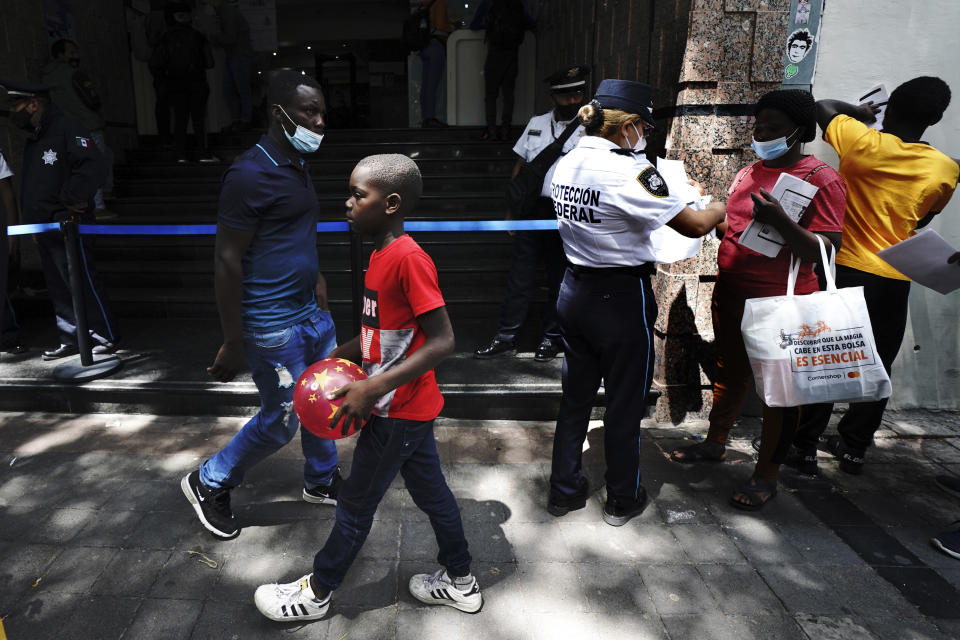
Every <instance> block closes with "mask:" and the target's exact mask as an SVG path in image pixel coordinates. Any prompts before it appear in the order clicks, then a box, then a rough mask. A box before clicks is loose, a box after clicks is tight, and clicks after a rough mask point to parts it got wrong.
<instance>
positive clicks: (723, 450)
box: [670, 440, 727, 463]
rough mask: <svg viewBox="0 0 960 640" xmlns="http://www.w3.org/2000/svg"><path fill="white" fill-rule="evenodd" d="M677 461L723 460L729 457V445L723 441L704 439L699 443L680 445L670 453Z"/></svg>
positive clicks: (671, 457) (672, 458)
mask: <svg viewBox="0 0 960 640" xmlns="http://www.w3.org/2000/svg"><path fill="white" fill-rule="evenodd" d="M678 454H679V455H678ZM670 459H671V460H673V461H675V462H686V463H690V462H723V461H724V460H726V459H727V446H726V445H725V444H723V443H722V442H715V441H713V440H704V441H703V442H698V443H697V444H691V445H687V446H686V447H680V448H679V449H676V450H675V451H674V452H673V453H671V454H670Z"/></svg>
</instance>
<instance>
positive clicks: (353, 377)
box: [293, 358, 367, 440]
mask: <svg viewBox="0 0 960 640" xmlns="http://www.w3.org/2000/svg"><path fill="white" fill-rule="evenodd" d="M366 377H367V374H366V373H364V371H363V369H361V368H360V367H359V366H357V365H356V364H354V363H352V362H350V361H349V360H344V359H342V358H324V359H323V360H320V361H318V362H314V363H313V364H312V365H310V366H309V367H307V370H306V371H304V372H303V375H302V376H300V379H299V380H297V386H296V388H295V389H294V390H293V410H294V411H296V413H297V417H298V418H300V424H302V425H303V426H304V428H306V429H307V431H309V432H310V433H313V434H315V435H317V436H320V437H321V438H327V439H329V440H336V439H338V438H343V437H346V436H350V435H353V433H354V432H355V431H356V429H354V428H353V426H352V425H351V427H350V430H349V431H348V432H347V433H346V435H344V433H343V431H342V430H341V426H342V425H343V422H341V423H340V424H339V425H338V426H337V428H336V429H330V420H332V419H333V416H334V414H335V413H336V412H337V410H338V409H339V408H340V405H341V404H343V397H342V396H341V397H339V398H337V399H336V400H327V394H328V393H330V392H331V391H335V390H337V389H339V388H340V387H343V386H345V385H347V384H348V383H350V382H356V381H357V380H365V379H366Z"/></svg>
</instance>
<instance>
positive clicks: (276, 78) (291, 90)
mask: <svg viewBox="0 0 960 640" xmlns="http://www.w3.org/2000/svg"><path fill="white" fill-rule="evenodd" d="M300 86H304V87H312V88H314V89H316V90H317V91H319V92H320V93H323V89H322V88H321V87H320V84H319V83H318V82H317V81H316V80H315V79H314V78H313V77H312V76H307V75H303V74H302V73H300V72H299V71H291V70H290V69H282V70H280V71H276V72H274V73H273V74H271V76H270V85H269V86H268V87H267V101H268V102H269V103H270V104H268V105H267V110H268V111H269V110H270V109H271V108H272V107H273V105H275V104H278V105H280V106H281V107H289V106H290V105H291V103H293V99H294V97H295V96H296V95H297V87H300Z"/></svg>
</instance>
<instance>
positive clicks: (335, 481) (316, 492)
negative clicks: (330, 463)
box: [303, 467, 342, 505]
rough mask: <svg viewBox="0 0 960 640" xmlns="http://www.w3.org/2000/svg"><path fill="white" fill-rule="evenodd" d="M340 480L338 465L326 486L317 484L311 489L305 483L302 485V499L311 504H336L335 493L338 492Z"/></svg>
mask: <svg viewBox="0 0 960 640" xmlns="http://www.w3.org/2000/svg"><path fill="white" fill-rule="evenodd" d="M341 481H342V478H341V477H340V467H337V468H336V469H335V470H334V472H333V477H332V478H331V479H330V484H328V485H327V486H322V485H318V486H316V487H314V488H312V489H308V488H307V485H303V499H304V500H306V501H307V502H311V503H313V504H332V505H335V504H337V494H338V493H340V482H341Z"/></svg>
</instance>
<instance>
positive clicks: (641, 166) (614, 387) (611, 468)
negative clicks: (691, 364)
mask: <svg viewBox="0 0 960 640" xmlns="http://www.w3.org/2000/svg"><path fill="white" fill-rule="evenodd" d="M650 102H651V87H650V86H649V85H646V84H643V83H640V82H631V81H627V80H604V81H603V82H601V83H600V86H599V87H597V93H596V96H595V97H594V99H593V100H592V101H591V102H590V104H588V105H585V106H584V107H582V108H581V109H580V113H579V117H580V121H581V122H582V123H583V125H584V127H585V130H586V134H587V135H585V136H584V137H583V138H581V140H580V142H579V143H578V144H577V146H576V148H574V149H573V150H571V151H570V153H568V154H567V155H566V156H565V157H563V158H562V159H561V160H560V162H559V164H558V166H557V168H556V172H555V173H554V176H553V182H552V184H551V197H552V199H553V205H554V210H555V212H556V214H557V220H558V222H559V228H560V235H561V237H562V239H563V249H564V252H565V253H566V256H567V259H568V260H569V261H570V264H571V266H570V267H569V268H568V269H567V272H566V274H565V275H564V279H563V284H562V285H561V288H560V295H559V299H558V301H557V311H558V314H559V317H560V327H561V330H562V333H563V347H564V351H565V352H566V358H565V360H564V363H563V398H562V400H561V404H560V416H559V417H558V418H557V429H556V432H555V434H554V440H553V466H552V470H551V474H550V496H549V499H548V504H547V510H548V511H549V512H550V513H551V514H553V515H555V516H562V515H564V514H566V513H567V512H568V511H572V510H575V509H581V508H583V507H584V506H585V504H586V498H587V495H588V491H589V487H588V484H587V480H586V478H585V477H584V476H583V473H582V469H581V452H582V449H583V441H584V438H586V434H587V422H588V420H589V417H590V410H591V407H592V406H593V401H594V399H595V398H596V394H597V389H598V388H599V386H600V380H601V379H603V381H604V387H605V389H606V413H605V416H604V451H605V454H606V461H607V472H606V484H607V502H606V505H605V506H604V510H603V519H604V521H605V522H607V524H610V525H613V526H621V525H623V524H625V523H626V522H627V521H628V520H630V518H632V517H634V516H636V515H638V514H640V512H642V511H643V508H644V506H645V504H646V500H647V495H646V491H645V490H644V488H643V486H642V485H641V484H640V421H641V419H642V418H643V416H644V413H645V411H646V393H647V391H648V390H649V388H650V382H651V376H652V370H653V324H654V322H655V320H656V317H657V304H656V301H655V300H654V296H653V291H652V289H651V286H650V276H651V274H653V272H654V264H653V261H654V255H653V249H652V246H651V244H650V234H651V232H653V231H654V230H655V229H657V228H658V227H660V226H662V225H668V226H670V227H671V228H673V229H674V230H676V231H678V232H679V233H681V234H683V235H685V236H688V237H699V236H702V235H704V234H706V233H709V232H710V231H711V230H712V229H713V228H714V227H716V225H717V224H718V223H720V222H721V221H722V220H723V219H724V205H723V204H720V203H713V204H711V205H709V206H708V207H707V208H706V209H705V210H701V211H695V210H693V209H691V208H690V207H688V206H687V204H686V202H685V201H684V200H681V199H679V198H678V197H676V195H672V194H671V193H670V192H669V189H668V188H667V185H666V183H665V182H664V180H663V178H662V177H661V176H660V174H659V173H657V170H656V169H655V168H654V167H653V166H651V164H650V163H649V162H648V161H647V159H646V158H645V156H644V155H642V154H639V155H636V152H637V151H641V150H642V149H643V148H644V146H645V141H644V138H643V131H644V130H645V129H649V128H652V127H653V126H654V124H655V123H654V121H653V117H652V116H651V111H652V110H651V107H650Z"/></svg>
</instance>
